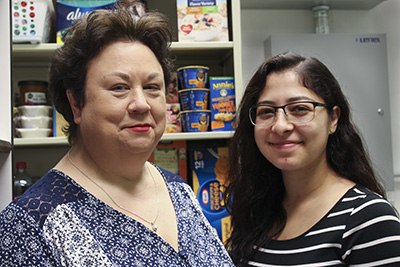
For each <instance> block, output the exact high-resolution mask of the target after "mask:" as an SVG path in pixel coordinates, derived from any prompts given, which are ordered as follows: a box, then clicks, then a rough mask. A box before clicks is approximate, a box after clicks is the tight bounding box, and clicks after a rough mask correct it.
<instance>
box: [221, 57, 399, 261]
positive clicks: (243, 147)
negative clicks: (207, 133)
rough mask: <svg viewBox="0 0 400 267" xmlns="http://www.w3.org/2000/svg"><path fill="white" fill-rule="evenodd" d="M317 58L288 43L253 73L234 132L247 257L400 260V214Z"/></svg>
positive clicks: (235, 207) (235, 181) (234, 193)
mask: <svg viewBox="0 0 400 267" xmlns="http://www.w3.org/2000/svg"><path fill="white" fill-rule="evenodd" d="M350 118H351V117H350V109H349V106H348V103H347V100H346V98H345V96H344V95H343V93H342V91H341V89H340V86H339V83H338V82H337V80H336V79H335V78H334V76H333V75H332V73H331V72H330V71H329V70H328V69H327V68H326V66H325V65H323V64H322V63H321V62H320V61H318V60H317V59H315V58H304V57H301V56H299V55H296V54H293V53H284V54H280V55H277V56H275V57H273V58H271V59H268V60H266V61H265V62H264V63H263V64H262V65H261V66H260V67H259V69H258V71H257V72H256V73H255V74H254V76H253V77H252V79H251V81H250V82H249V84H248V86H247V88H246V91H245V93H244V96H243V99H242V102H241V104H240V117H239V121H238V127H237V130H236V132H235V135H234V136H233V138H232V142H231V151H230V159H231V163H230V166H231V168H232V169H231V172H230V176H229V178H230V182H231V184H230V185H229V187H228V190H227V192H228V196H230V197H231V198H229V199H228V201H229V202H228V207H229V210H230V212H231V214H232V225H233V232H232V235H231V237H230V239H229V249H230V254H231V256H232V259H233V260H234V262H235V264H237V266H400V250H399V249H398V247H399V245H400V221H399V218H398V217H397V215H396V212H395V211H394V209H393V208H392V206H391V205H390V203H389V202H388V201H387V200H385V199H384V196H385V192H384V189H383V188H382V186H381V185H380V184H379V182H378V180H377V178H376V176H375V173H374V171H373V169H372V167H371V164H370V162H369V159H368V155H367V153H366V151H365V149H364V146H363V144H362V139H361V137H360V135H359V134H358V133H357V131H356V129H355V127H354V125H353V124H352V122H351V120H350Z"/></svg>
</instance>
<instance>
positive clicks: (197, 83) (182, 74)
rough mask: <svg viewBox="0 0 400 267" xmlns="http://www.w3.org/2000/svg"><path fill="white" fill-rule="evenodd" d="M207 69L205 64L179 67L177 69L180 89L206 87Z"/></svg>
mask: <svg viewBox="0 0 400 267" xmlns="http://www.w3.org/2000/svg"><path fill="white" fill-rule="evenodd" d="M208 70H209V68H208V67H207V66H186V67H181V68H179V69H178V70H177V71H178V77H179V86H180V89H189V88H205V87H207V77H208Z"/></svg>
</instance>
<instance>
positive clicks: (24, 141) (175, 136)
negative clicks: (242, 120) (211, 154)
mask: <svg viewBox="0 0 400 267" xmlns="http://www.w3.org/2000/svg"><path fill="white" fill-rule="evenodd" d="M233 133H234V132H233V131H220V132H196V133H194V132H192V133H168V134H164V135H163V137H162V138H161V141H174V140H199V139H201V140H206V139H208V140H210V139H229V138H231V137H232V135H233ZM14 146H15V147H29V146H69V143H68V140H67V138H66V137H44V138H14ZM10 148H11V146H10Z"/></svg>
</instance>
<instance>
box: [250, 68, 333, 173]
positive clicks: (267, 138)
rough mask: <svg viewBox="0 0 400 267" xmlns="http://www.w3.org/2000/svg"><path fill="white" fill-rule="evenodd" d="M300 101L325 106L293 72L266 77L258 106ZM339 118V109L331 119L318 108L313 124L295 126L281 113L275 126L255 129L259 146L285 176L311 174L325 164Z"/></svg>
mask: <svg viewBox="0 0 400 267" xmlns="http://www.w3.org/2000/svg"><path fill="white" fill-rule="evenodd" d="M297 101H313V102H319V103H323V104H325V103H324V100H323V99H322V98H321V97H319V96H318V95H317V94H315V93H314V92H313V91H311V90H310V89H308V88H306V87H304V85H303V84H302V83H300V79H299V77H298V75H297V74H296V73H295V72H294V71H291V70H288V71H285V72H279V73H272V74H270V75H269V76H268V77H267V81H266V85H265V87H264V89H263V91H262V93H261V94H260V96H259V99H258V102H257V104H260V103H265V104H270V105H273V106H282V105H285V104H288V103H293V102H297ZM339 114H340V111H339V108H338V107H335V108H334V113H333V115H329V114H328V111H327V110H326V108H325V107H316V108H315V117H314V119H313V120H312V121H310V122H308V123H306V124H302V125H296V124H294V123H291V122H289V121H288V120H287V119H286V116H285V114H284V112H283V110H282V109H278V111H277V114H276V119H275V121H274V122H273V123H272V124H270V125H268V126H255V128H254V137H255V141H256V144H257V146H258V148H259V150H260V151H261V153H262V154H263V155H264V157H265V158H266V159H267V160H268V161H270V162H271V163H272V164H273V165H275V166H276V167H277V168H279V169H281V170H282V172H285V171H301V170H309V169H310V168H314V167H317V166H318V165H320V164H326V146H327V142H328V137H329V134H330V133H331V132H332V131H333V132H334V131H335V130H336V126H337V122H338V118H339Z"/></svg>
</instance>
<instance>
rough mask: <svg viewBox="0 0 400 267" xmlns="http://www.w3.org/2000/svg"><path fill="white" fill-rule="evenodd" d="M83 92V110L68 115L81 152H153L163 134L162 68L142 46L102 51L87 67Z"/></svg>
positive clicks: (122, 45)
mask: <svg viewBox="0 0 400 267" xmlns="http://www.w3.org/2000/svg"><path fill="white" fill-rule="evenodd" d="M85 90H86V91H85V105H84V106H83V107H82V108H81V109H80V110H78V111H75V112H74V120H75V122H76V123H77V124H78V125H79V129H80V136H79V138H82V139H83V140H84V142H85V144H86V146H88V147H90V148H91V149H92V151H96V150H97V152H100V151H103V153H104V152H106V151H110V150H111V151H112V149H114V151H119V153H121V152H123V151H128V152H129V153H148V152H149V151H150V152H151V151H152V150H153V149H154V147H155V146H156V145H157V143H158V141H159V140H160V138H161V136H162V134H163V132H164V129H165V122H166V114H165V112H166V108H165V84H164V74H163V70H162V67H161V65H160V63H159V62H158V60H157V58H156V57H155V55H154V53H153V52H152V51H151V50H150V49H149V48H148V47H147V46H145V45H144V44H142V43H141V42H116V43H113V44H111V45H109V46H107V47H106V48H105V49H104V50H103V51H102V52H101V53H100V54H99V55H98V56H97V57H96V58H94V59H93V60H92V61H91V62H90V64H89V67H88V70H87V76H86V84H85ZM107 149H108V150H107Z"/></svg>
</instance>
